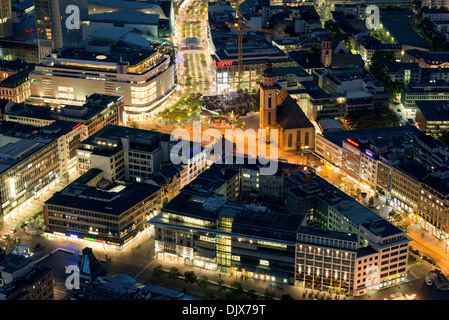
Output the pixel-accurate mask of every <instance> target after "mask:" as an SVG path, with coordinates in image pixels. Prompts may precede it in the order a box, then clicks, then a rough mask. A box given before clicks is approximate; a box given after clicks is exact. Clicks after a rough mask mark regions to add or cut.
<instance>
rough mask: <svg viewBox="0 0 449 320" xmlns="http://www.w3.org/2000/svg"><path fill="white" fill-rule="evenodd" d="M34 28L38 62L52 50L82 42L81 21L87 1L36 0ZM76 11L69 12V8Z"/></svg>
mask: <svg viewBox="0 0 449 320" xmlns="http://www.w3.org/2000/svg"><path fill="white" fill-rule="evenodd" d="M34 4H35V7H36V8H35V10H36V28H37V38H38V42H39V60H41V59H42V58H44V57H45V56H47V55H49V54H50V53H51V51H52V49H60V48H62V47H64V46H71V45H74V44H77V43H79V42H81V41H82V40H83V34H82V31H81V26H80V23H81V20H83V19H84V18H86V17H87V0H74V1H72V0H70V1H69V0H36V1H34ZM73 5H74V6H76V7H77V8H78V10H71V7H69V6H73Z"/></svg>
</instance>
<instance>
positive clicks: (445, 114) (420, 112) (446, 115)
mask: <svg viewBox="0 0 449 320" xmlns="http://www.w3.org/2000/svg"><path fill="white" fill-rule="evenodd" d="M415 103H416V117H415V120H416V123H417V124H418V127H419V129H420V130H421V131H423V132H425V133H427V134H429V135H431V136H432V137H434V138H435V139H439V138H441V136H442V135H443V134H444V133H445V132H446V131H447V130H449V105H448V102H447V100H439V101H434V100H430V101H428V100H424V101H416V102H415Z"/></svg>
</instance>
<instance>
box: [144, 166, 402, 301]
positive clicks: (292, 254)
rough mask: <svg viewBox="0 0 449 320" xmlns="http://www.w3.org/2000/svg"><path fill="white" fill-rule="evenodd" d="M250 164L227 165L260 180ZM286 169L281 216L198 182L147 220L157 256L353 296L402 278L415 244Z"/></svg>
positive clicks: (300, 172)
mask: <svg viewBox="0 0 449 320" xmlns="http://www.w3.org/2000/svg"><path fill="white" fill-rule="evenodd" d="M247 166H248V165H245V164H243V165H230V166H228V168H232V169H233V170H240V172H241V177H242V180H241V181H244V180H243V178H245V177H246V180H251V179H252V180H253V181H254V180H256V179H258V178H260V176H259V177H258V176H256V175H254V176H250V175H247V173H246V171H245V168H246V167H247ZM255 167H257V166H255ZM222 169H223V168H222ZM209 170H213V171H217V170H219V169H218V168H217V166H216V165H214V166H212V167H211V168H210V169H209ZM281 171H282V172H283V174H282V177H283V181H285V184H283V185H282V186H281V188H283V189H284V192H285V198H284V200H283V201H285V207H284V206H278V207H277V209H278V210H277V211H275V210H271V209H269V208H268V207H267V206H265V205H262V204H259V205H255V204H249V203H246V202H244V201H243V199H246V198H245V197H242V195H243V193H240V194H239V195H238V197H237V198H236V199H229V198H228V200H227V199H226V198H224V197H223V196H222V195H221V194H217V193H215V192H214V190H215V188H214V187H212V188H209V189H207V188H201V189H196V190H195V189H194V188H193V186H194V185H195V184H196V180H195V181H193V182H192V183H191V185H192V188H190V185H189V188H186V189H184V190H182V191H181V192H180V194H178V195H177V196H176V197H175V198H174V199H173V200H172V201H170V202H169V203H168V204H167V205H166V206H164V207H163V208H162V211H161V213H160V214H159V215H157V216H155V217H154V218H152V219H151V220H150V221H149V224H152V225H154V227H155V250H156V252H157V257H158V259H163V260H168V261H172V262H177V263H181V264H183V265H187V266H195V267H199V268H205V269H208V270H215V271H217V272H219V273H226V274H231V275H236V276H244V277H249V278H253V279H261V280H265V281H271V282H278V283H290V284H294V285H297V286H301V287H305V288H315V289H316V288H321V289H322V290H326V289H327V288H330V287H332V288H339V289H340V290H342V291H343V292H348V293H350V294H354V295H363V294H366V293H367V292H369V291H370V290H378V289H382V288H387V287H391V286H394V285H396V284H400V283H403V282H404V281H405V274H406V267H407V252H408V242H409V241H410V239H409V238H407V237H406V236H405V235H404V233H403V232H402V230H400V229H398V228H396V227H394V226H393V225H391V224H390V223H389V222H387V221H385V220H384V219H382V218H379V217H378V216H377V215H376V214H375V213H373V212H372V211H371V210H369V209H367V208H366V207H364V206H363V205H361V204H359V203H358V202H356V201H355V200H353V199H351V198H350V197H349V196H348V195H346V194H344V193H343V192H341V191H340V190H338V189H335V187H333V186H332V185H330V184H329V183H327V182H326V181H324V180H323V179H321V178H318V177H317V176H316V175H315V174H313V173H311V172H310V171H309V170H304V168H303V167H301V166H297V168H296V170H295V169H292V170H287V171H284V170H281ZM206 172H207V171H206ZM232 172H234V171H232ZM234 176H235V174H234V173H232V174H231V175H230V176H228V177H226V176H225V175H223V176H222V179H227V178H229V179H231V180H232V179H233V177H234ZM200 178H201V176H200V177H199V178H198V179H200ZM259 182H260V180H259ZM199 185H200V186H201V187H203V186H205V184H204V183H203V182H199ZM207 185H208V186H211V184H210V183H209V184H207ZM220 185H222V183H221V184H220ZM218 188H220V187H218ZM282 208H285V211H282ZM342 222H343V223H342ZM362 249H364V250H365V251H364V250H362ZM359 250H360V251H359ZM368 250H370V255H368V254H367V252H366V251H368ZM268 251H270V254H268V253H267V252H268ZM387 251H391V252H392V254H391V257H390V253H388V254H386V252H387ZM397 255H399V256H397ZM396 256H397V257H396ZM373 257H377V258H373ZM371 258H373V259H371ZM370 259H371V260H370ZM374 260H375V261H374ZM369 265H371V266H370V268H374V266H377V265H378V266H379V269H378V270H379V273H378V274H377V278H375V279H374V278H373V279H371V280H373V281H372V283H370V285H369V286H368V285H367V283H369V282H368V281H366V280H367V278H369V275H367V274H366V273H365V274H364V273H363V272H365V271H366V270H362V268H363V266H369ZM381 266H382V268H383V269H382V271H380V270H381ZM359 267H360V269H359ZM385 268H386V269H385ZM373 276H374V275H373Z"/></svg>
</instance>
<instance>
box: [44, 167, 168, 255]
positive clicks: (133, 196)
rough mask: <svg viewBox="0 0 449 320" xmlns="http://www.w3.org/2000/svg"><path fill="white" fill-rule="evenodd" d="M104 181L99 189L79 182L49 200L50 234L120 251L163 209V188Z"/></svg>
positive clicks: (46, 210) (46, 211)
mask: <svg viewBox="0 0 449 320" xmlns="http://www.w3.org/2000/svg"><path fill="white" fill-rule="evenodd" d="M86 174H88V175H91V173H90V172H88V173H86ZM92 176H93V179H95V178H96V177H97V176H98V175H97V174H93V175H92ZM102 180H103V179H100V181H99V182H98V183H97V185H96V186H89V185H85V184H82V183H79V182H76V181H75V182H73V183H71V184H70V185H68V186H67V187H66V188H64V189H63V190H61V191H59V192H56V193H55V194H54V195H53V196H52V197H51V198H50V199H48V200H47V201H46V202H45V205H44V221H45V225H46V230H47V232H50V233H53V234H54V235H57V236H62V237H66V238H68V239H70V238H72V239H73V238H75V239H80V240H85V241H96V242H101V243H104V244H105V245H108V247H109V248H113V249H120V248H122V247H123V246H124V245H126V244H127V243H129V241H131V240H132V239H133V238H134V237H136V236H137V234H138V233H140V232H141V231H143V230H144V227H145V226H146V225H145V224H144V222H145V221H146V220H148V219H149V216H150V214H154V213H155V212H156V211H157V210H158V209H159V208H160V199H161V198H160V194H159V193H160V189H159V188H158V187H156V186H153V185H150V184H144V183H131V184H118V183H106V182H104V181H102Z"/></svg>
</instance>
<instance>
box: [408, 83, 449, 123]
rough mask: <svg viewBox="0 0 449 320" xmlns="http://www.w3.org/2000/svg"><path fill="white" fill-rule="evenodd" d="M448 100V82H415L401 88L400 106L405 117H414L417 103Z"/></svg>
mask: <svg viewBox="0 0 449 320" xmlns="http://www.w3.org/2000/svg"><path fill="white" fill-rule="evenodd" d="M440 100H443V101H447V100H449V82H447V81H435V82H416V83H409V84H408V85H405V86H402V90H401V105H402V107H403V108H404V111H405V113H406V114H407V115H412V116H414V115H416V111H417V110H416V109H417V107H416V102H417V101H440Z"/></svg>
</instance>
